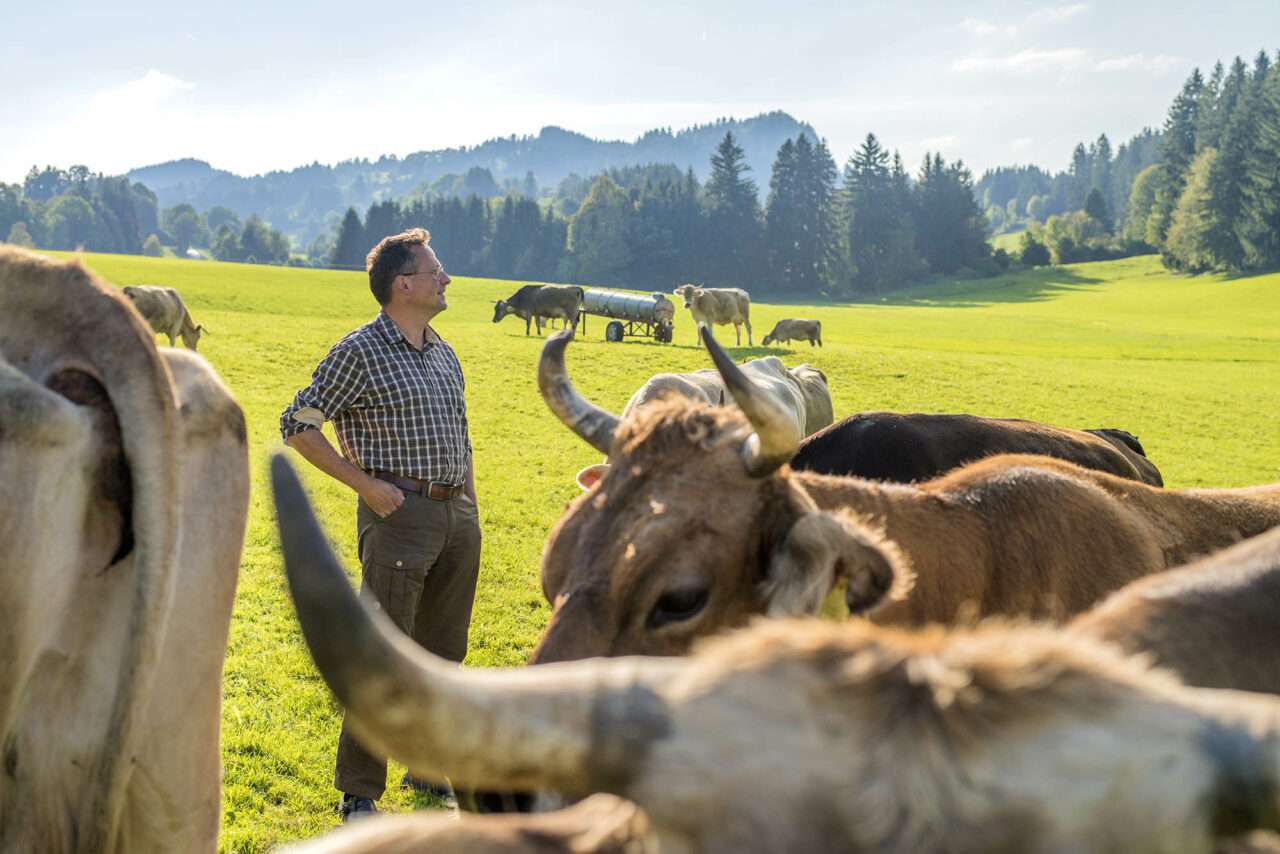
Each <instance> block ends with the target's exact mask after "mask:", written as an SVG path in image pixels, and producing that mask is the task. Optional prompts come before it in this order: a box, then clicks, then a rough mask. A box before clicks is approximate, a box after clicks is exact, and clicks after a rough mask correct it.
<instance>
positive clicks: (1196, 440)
mask: <svg viewBox="0 0 1280 854" xmlns="http://www.w3.org/2000/svg"><path fill="white" fill-rule="evenodd" d="M440 249H441V252H442V253H443V255H444V260H445V262H446V266H447V262H448V247H447V246H442V247H440ZM55 254H65V253H55ZM83 257H84V261H85V263H86V264H87V265H88V266H89V267H91V268H92V269H94V270H96V271H97V272H98V273H99V274H101V275H102V276H103V277H104V278H105V279H106V280H107V281H109V282H111V283H113V284H115V285H120V286H123V285H141V284H146V285H171V286H173V287H176V288H177V289H178V290H179V291H181V292H182V294H183V297H184V298H185V300H186V302H187V305H188V307H189V308H190V310H191V313H192V315H193V316H194V318H195V320H196V321H197V322H200V323H203V324H204V325H205V327H206V329H207V331H208V333H209V334H208V335H207V336H206V337H204V338H202V339H201V342H200V352H201V353H202V354H203V355H204V356H205V357H206V358H207V359H208V360H209V361H210V362H211V363H212V364H213V366H214V367H215V368H216V369H217V371H218V373H219V374H220V375H221V376H222V377H223V379H224V380H225V381H226V382H227V383H228V385H229V386H230V387H231V389H232V391H233V392H234V394H235V395H236V397H237V398H238V400H239V401H240V403H241V405H242V406H243V407H244V409H245V415H246V421H247V424H248V429H249V439H250V453H251V470H252V473H253V476H254V484H253V494H252V500H251V505H250V518H249V526H248V533H247V538H246V542H245V550H244V557H243V561H242V564H241V574H240V580H239V588H238V594H237V599H236V609H235V613H234V617H233V623H232V626H231V636H230V646H229V649H228V652H227V663H226V671H225V678H224V706H223V732H222V738H223V761H224V774H225V778H224V788H223V804H224V817H223V832H222V837H221V849H222V850H223V851H225V852H257V851H264V850H267V849H269V848H271V847H272V846H274V845H276V844H278V843H281V842H283V841H286V840H293V839H298V838H303V837H310V836H314V835H316V834H319V833H322V832H324V831H325V830H327V829H329V828H330V827H331V826H333V825H334V824H335V823H336V820H337V818H336V815H335V813H334V805H335V803H336V798H337V795H336V793H335V792H334V790H333V788H332V784H331V780H332V766H333V754H334V750H335V746H336V739H337V727H338V721H339V711H338V709H337V707H336V705H335V703H334V702H333V700H332V698H331V697H330V696H329V694H328V691H327V689H326V688H325V687H324V685H323V683H321V682H319V681H318V676H317V674H316V672H315V670H314V668H313V666H312V664H311V661H310V658H309V655H308V653H307V651H306V649H305V647H304V646H303V643H302V640H301V637H300V634H299V632H298V629H297V621H296V618H295V616H294V613H293V607H292V604H291V603H290V601H289V599H288V594H287V592H286V589H285V584H284V578H283V574H282V569H281V565H280V556H279V550H278V547H277V539H276V533H275V524H274V513H273V510H272V507H271V496H270V490H269V484H268V482H267V478H266V470H267V469H266V465H267V460H268V457H269V455H270V454H272V453H273V452H276V451H278V450H281V449H282V448H283V445H282V444H281V443H280V441H279V434H278V431H277V424H278V418H279V415H280V411H281V410H282V409H283V407H284V406H285V404H286V403H287V402H288V401H289V400H290V399H291V398H292V395H293V393H294V391H295V390H297V389H298V388H299V387H301V386H303V385H305V384H306V383H307V382H308V381H309V377H310V371H311V369H312V368H313V367H314V365H315V363H316V362H317V361H318V360H319V358H320V357H321V356H322V355H323V354H324V353H325V351H326V350H327V348H328V347H329V345H330V344H332V343H333V342H334V341H336V340H337V339H338V338H339V337H340V336H342V335H343V334H345V333H346V332H348V331H349V330H350V329H352V328H354V327H355V326H357V325H359V324H360V323H363V322H365V321H366V320H368V319H370V318H371V317H372V316H373V314H374V313H375V311H376V304H375V303H374V301H373V298H372V296H371V295H370V294H369V291H368V286H367V278H366V277H365V276H364V274H362V273H352V272H337V271H323V270H308V269H296V268H281V267H267V266H250V265H239V264H220V263H213V262H193V261H185V260H178V259H151V258H140V257H134V256H109V255H93V254H87V255H85V256H83ZM520 284H522V283H518V282H507V281H495V280H487V279H467V278H462V277H459V278H456V279H454V282H453V284H452V285H451V286H450V287H449V290H448V300H449V304H450V308H449V310H448V311H447V312H446V313H444V314H442V315H441V316H440V317H439V318H437V321H438V322H437V323H436V324H435V325H436V328H437V329H438V331H439V332H440V334H441V335H443V336H444V337H445V339H446V340H448V341H449V342H450V343H451V344H452V345H453V347H454V348H455V349H456V350H457V352H458V355H459V358H460V359H461V361H462V365H463V368H464V370H465V372H466V376H467V398H468V403H469V417H470V424H471V431H472V441H473V444H474V447H475V467H476V480H477V491H478V494H479V499H480V512H481V525H482V529H483V533H484V552H483V559H482V566H481V575H480V585H479V591H478V594H477V601H476V609H475V618H474V621H473V623H472V630H471V647H470V653H469V655H468V657H467V661H466V664H467V665H468V666H473V667H490V666H515V665H519V664H521V663H523V661H524V659H525V657H526V656H527V655H528V653H529V652H530V651H531V650H532V648H533V646H534V644H535V643H536V641H537V639H538V637H539V636H540V634H541V632H542V629H543V628H544V626H545V624H546V621H547V617H548V614H549V610H548V607H547V605H546V603H545V601H544V599H543V597H542V592H541V587H540V583H539V577H538V566H539V556H540V554H541V549H542V543H543V541H544V539H545V536H546V533H547V531H548V529H549V528H550V527H551V525H552V524H553V523H554V522H555V520H556V519H557V518H558V517H559V515H560V513H561V511H562V509H563V507H564V504H565V502H567V501H569V500H570V499H572V498H573V497H574V496H576V495H577V494H578V489H577V487H576V486H575V485H574V473H575V472H576V471H577V470H578V469H580V468H581V467H583V466H585V465H588V464H590V463H595V462H599V455H598V454H597V453H596V452H595V451H594V450H592V449H591V448H589V447H588V446H587V445H586V444H585V443H584V442H582V441H581V440H580V439H578V438H577V437H576V436H574V435H573V434H571V433H570V432H569V431H568V430H567V429H565V428H564V427H563V426H562V425H561V424H560V423H559V422H558V421H557V420H556V419H555V417H554V416H552V415H551V414H550V412H549V411H548V410H547V409H546V407H545V406H544V404H543V403H542V400H541V398H540V396H539V394H538V390H537V383H536V374H535V371H536V363H537V358H538V354H539V351H540V349H541V343H542V342H541V339H539V338H537V337H536V336H534V335H530V336H528V337H525V335H524V323H523V322H522V321H519V320H518V319H512V318H507V319H506V320H504V321H503V322H501V323H499V324H493V323H491V320H492V316H493V301H494V300H497V299H500V298H504V297H507V296H509V295H510V294H512V293H514V291H515V290H516V289H517V288H518V287H519V286H520ZM672 284H673V286H674V285H676V284H679V283H672ZM673 300H674V298H673ZM678 306H679V303H678V301H677V313H676V326H675V338H674V341H673V343H671V344H660V343H657V342H654V341H652V340H644V339H627V340H625V341H623V342H622V343H607V342H606V341H605V340H604V327H605V321H604V319H603V318H599V317H593V316H589V317H587V318H586V323H585V326H586V328H585V330H581V329H580V330H579V333H578V337H577V339H576V340H575V341H574V343H573V344H571V345H570V347H569V349H568V354H567V363H568V369H569V373H570V376H571V377H572V378H573V380H574V383H575V384H576V385H577V387H578V388H579V390H580V391H582V392H583V394H585V395H586V396H587V397H588V398H590V399H591V400H593V401H595V402H596V403H598V404H600V405H602V406H605V407H607V408H609V409H611V410H613V411H614V412H620V411H621V409H622V407H623V405H624V403H625V402H626V400H627V398H628V397H629V396H630V394H631V392H632V391H634V390H635V388H637V387H638V386H639V385H640V384H641V383H642V382H644V380H646V379H647V378H648V377H649V376H651V375H652V374H654V373H657V372H659V371H691V370H695V369H697V368H703V367H709V366H710V360H709V358H708V357H707V355H706V353H705V351H704V350H702V349H701V348H700V347H697V346H695V344H694V341H695V335H694V328H693V324H692V322H691V320H690V318H689V313H688V311H687V310H684V309H681V308H679V307H678ZM783 317H810V318H816V319H820V320H821V321H822V324H823V335H822V338H823V342H824V344H825V345H826V346H825V347H823V348H821V349H819V348H810V347H809V346H808V345H807V344H805V343H803V342H793V344H792V345H790V346H786V347H781V348H780V347H777V346H774V347H770V348H765V347H761V346H759V342H760V339H762V338H763V337H764V335H765V333H767V332H768V331H769V330H770V328H771V327H772V325H773V323H774V321H776V320H778V319H780V318H783ZM752 320H753V328H754V336H753V337H754V340H755V342H756V346H755V347H747V346H743V347H733V346H731V345H732V344H733V340H734V336H733V330H732V327H718V328H717V330H716V335H717V338H718V340H719V341H720V342H721V343H722V344H725V345H726V346H728V347H729V349H730V352H732V353H733V355H734V356H735V357H736V358H737V359H738V360H739V361H741V360H743V359H746V358H754V357H757V356H761V355H766V354H773V355H778V356H780V357H781V358H782V359H783V361H784V362H785V363H786V364H787V365H788V366H795V365H796V364H798V363H800V362H806V361H807V362H809V363H811V364H813V365H814V366H816V367H818V368H820V369H821V370H822V371H823V372H824V373H825V374H826V375H827V377H828V380H829V383H830V386H831V391H832V398H833V400H834V403H835V412H836V417H837V418H842V417H844V416H846V415H850V414H852V413H854V412H858V411H864V410H872V409H891V410H898V411H920V412H968V413H972V414H977V415H988V416H1016V417H1022V418H1030V419H1034V420H1039V421H1044V422H1048V423H1050V424H1057V425H1062V426H1068V427H1080V428H1085V427H1118V428H1122V429H1125V430H1129V431H1131V432H1133V433H1135V434H1137V435H1138V436H1139V437H1141V440H1142V443H1143V445H1144V446H1145V447H1146V450H1147V453H1148V454H1149V456H1150V457H1151V459H1152V460H1153V461H1154V462H1155V463H1156V465H1157V466H1159V467H1160V470H1161V472H1162V473H1163V474H1164V477H1165V481H1166V483H1167V485H1169V486H1171V487H1176V488H1185V487H1200V486H1242V485H1247V484H1255V483H1264V482H1270V481H1277V480H1280V407H1277V397H1278V396H1280V274H1271V275H1266V276H1255V277H1248V278H1229V277H1224V276H1204V277H1196V278H1186V277H1172V276H1169V275H1167V274H1166V273H1165V272H1164V271H1163V270H1162V268H1161V267H1160V264H1159V261H1158V259H1157V258H1156V257H1154V256H1148V257H1143V258H1131V259H1125V260H1122V261H1113V262H1105V263H1096V264H1079V265H1071V266H1067V267H1062V268H1047V269H1040V270H1036V271H1031V272H1023V273H1018V274H1013V275H1004V276H1000V277H997V278H992V279H984V280H978V281H968V282H960V283H952V284H947V285H939V286H931V287H925V288H916V289H910V290H903V291H897V292H894V293H891V294H888V295H884V296H882V297H876V298H872V299H869V300H867V301H865V302H859V303H852V304H850V303H842V304H833V303H818V304H815V303H812V302H810V303H800V304H783V303H778V304H768V303H762V302H756V303H755V304H754V305H753V306H752ZM160 341H161V342H165V341H167V339H164V338H161V339H160ZM743 342H744V345H745V342H746V338H745V335H744V337H743ZM290 454H291V457H292V460H293V461H294V463H295V465H296V466H297V467H298V469H299V471H300V472H301V474H302V476H303V479H304V482H305V483H306V484H307V486H308V488H309V490H310V492H311V495H312V499H313V502H314V504H315V507H316V510H317V513H318V515H319V516H320V519H321V524H322V525H323V526H324V528H325V530H326V531H327V532H328V535H329V537H330V540H331V542H332V543H333V545H334V547H335V549H336V551H337V552H338V554H339V555H340V556H341V558H342V560H343V561H344V562H345V564H346V566H347V567H348V569H349V571H350V572H351V575H352V578H353V579H355V578H357V577H358V570H359V564H358V561H357V559H356V554H355V536H354V524H355V521H354V517H355V512H354V501H353V498H352V496H351V495H350V493H349V492H348V491H346V489H345V488H344V487H341V486H339V485H338V484H337V483H335V482H333V481H331V480H329V479H328V478H326V477H325V476H323V475H321V474H319V473H318V472H316V471H314V470H313V469H312V468H311V467H310V466H307V465H306V464H305V463H303V462H302V461H301V458H299V457H298V456H297V455H296V454H292V452H290ZM401 770H402V769H401V768H400V767H399V766H396V765H395V764H394V763H393V767H392V773H393V775H394V776H393V777H392V779H393V780H395V779H398V777H399V773H400V771H401ZM431 803H432V802H431V801H430V800H429V799H428V798H427V797H425V796H419V797H418V799H417V800H416V801H415V799H414V797H413V796H412V795H411V794H409V793H408V791H407V790H405V789H403V788H401V787H398V786H395V785H392V786H391V787H390V788H389V789H388V792H387V795H386V796H385V797H384V798H383V800H382V801H381V804H380V806H381V807H382V808H383V809H384V810H390V811H403V810H407V809H410V808H412V807H414V806H427V805H430V804H431Z"/></svg>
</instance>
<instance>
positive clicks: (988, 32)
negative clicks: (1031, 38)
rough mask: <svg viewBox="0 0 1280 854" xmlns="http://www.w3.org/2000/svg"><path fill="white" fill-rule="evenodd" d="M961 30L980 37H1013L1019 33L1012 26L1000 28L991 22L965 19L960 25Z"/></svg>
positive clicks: (979, 19)
mask: <svg viewBox="0 0 1280 854" xmlns="http://www.w3.org/2000/svg"><path fill="white" fill-rule="evenodd" d="M960 28H961V29H963V30H968V31H969V32H971V33H973V34H974V35H978V36H994V35H1004V36H1012V35H1015V34H1016V33H1017V32H1018V28H1017V27H1016V26H1014V25H1012V24H1009V25H1007V26H1003V27H1000V26H996V25H995V24H993V23H991V22H990V21H984V20H982V19H981V18H965V19H964V20H963V21H962V22H961V23H960Z"/></svg>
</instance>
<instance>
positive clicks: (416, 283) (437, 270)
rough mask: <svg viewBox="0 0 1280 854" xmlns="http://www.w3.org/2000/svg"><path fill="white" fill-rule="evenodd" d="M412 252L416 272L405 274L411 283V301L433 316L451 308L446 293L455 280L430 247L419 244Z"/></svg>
mask: <svg viewBox="0 0 1280 854" xmlns="http://www.w3.org/2000/svg"><path fill="white" fill-rule="evenodd" d="M410 252H411V253H412V254H413V258H414V261H415V267H414V272H413V273H412V274H405V278H407V279H408V280H409V282H410V291H409V295H410V299H411V301H412V302H413V304H414V305H415V306H417V307H420V308H422V309H423V310H424V311H426V312H429V313H430V314H431V315H432V316H434V315H437V314H439V313H440V312H442V311H444V310H445V309H446V308H448V307H449V303H448V302H446V301H445V296H444V291H445V288H446V287H448V285H449V283H450V282H452V281H453V280H452V279H450V278H449V274H448V273H446V272H445V271H444V266H443V265H442V264H441V263H440V260H439V259H438V258H436V253H435V252H434V251H433V250H432V248H431V247H430V246H424V245H421V244H419V245H418V246H415V247H413V249H411V250H410Z"/></svg>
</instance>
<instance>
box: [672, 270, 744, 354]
mask: <svg viewBox="0 0 1280 854" xmlns="http://www.w3.org/2000/svg"><path fill="white" fill-rule="evenodd" d="M673 293H675V295H676V296H678V297H681V298H683V299H684V307H685V308H687V309H689V311H690V313H691V314H692V315H693V324H694V326H695V327H697V325H698V324H699V323H705V324H707V325H708V326H710V325H711V324H713V323H717V324H720V325H724V324H726V323H732V324H733V331H734V332H736V333H737V335H738V339H737V340H738V346H739V347H741V346H742V327H743V326H744V325H745V326H746V327H747V344H748V345H750V344H751V295H750V294H748V293H747V292H746V291H744V290H743V289H742V288H700V287H698V286H697V285H681V286H680V287H678V288H676V289H675V291H674V292H673Z"/></svg>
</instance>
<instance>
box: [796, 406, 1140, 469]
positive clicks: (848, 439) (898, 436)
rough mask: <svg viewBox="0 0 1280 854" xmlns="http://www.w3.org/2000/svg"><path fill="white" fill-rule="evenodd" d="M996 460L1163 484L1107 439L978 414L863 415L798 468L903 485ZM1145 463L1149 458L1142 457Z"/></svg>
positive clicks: (831, 432) (804, 452)
mask: <svg viewBox="0 0 1280 854" xmlns="http://www.w3.org/2000/svg"><path fill="white" fill-rule="evenodd" d="M993 454H1041V455H1044V456H1050V457H1055V458H1057V459H1061V460H1066V461H1068V462H1072V463H1075V464H1077V465H1081V466H1085V467H1086V468H1091V469H1094V470H1097V471H1104V472H1108V473H1110V474H1115V475H1118V476H1120V477H1125V478H1128V479H1131V480H1138V481H1142V482H1144V483H1150V482H1151V481H1152V480H1156V481H1157V482H1155V483H1153V484H1152V485H1157V486H1158V485H1160V483H1159V482H1158V479H1159V472H1158V470H1155V466H1154V465H1150V463H1149V461H1148V465H1150V469H1151V470H1152V472H1154V473H1153V474H1147V475H1146V476H1144V474H1145V473H1144V472H1143V471H1140V470H1139V469H1138V467H1137V466H1135V464H1134V463H1133V462H1132V461H1131V460H1130V458H1129V457H1128V456H1127V455H1126V454H1124V453H1122V452H1121V451H1120V450H1119V449H1117V448H1116V447H1115V446H1114V445H1112V444H1111V443H1110V442H1107V441H1106V440H1104V439H1102V438H1100V437H1098V436H1094V435H1092V434H1089V433H1086V432H1084V431H1082V430H1070V429H1067V428H1062V427H1053V426H1050V425H1046V424H1038V423H1036V422H1033V421H1023V420H1020V419H1005V418H981V417H978V416H973V415H931V414H921V413H896V412H863V413H859V414H857V415H851V416H849V417H848V418H845V419H844V420H843V421H839V422H837V423H835V424H833V425H831V426H830V427H828V428H826V429H825V430H821V431H819V432H818V433H815V434H814V435H812V436H810V437H809V438H808V439H806V440H805V441H804V442H802V443H801V445H800V448H799V450H798V451H797V452H796V455H795V457H794V458H793V459H792V461H791V465H792V467H793V468H797V469H801V470H805V471H814V472H818V473H821V474H841V475H852V476H854V477H865V478H868V479H872V480H884V481H892V482H898V483H910V482H913V481H923V480H929V479H930V478H934V477H937V476H939V475H941V474H943V473H945V472H947V471H950V470H952V469H954V468H956V467H958V466H961V465H964V464H965V463H968V462H973V461H975V460H980V459H982V458H984V457H989V456H992V455H993ZM1144 459H1145V458H1144Z"/></svg>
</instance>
